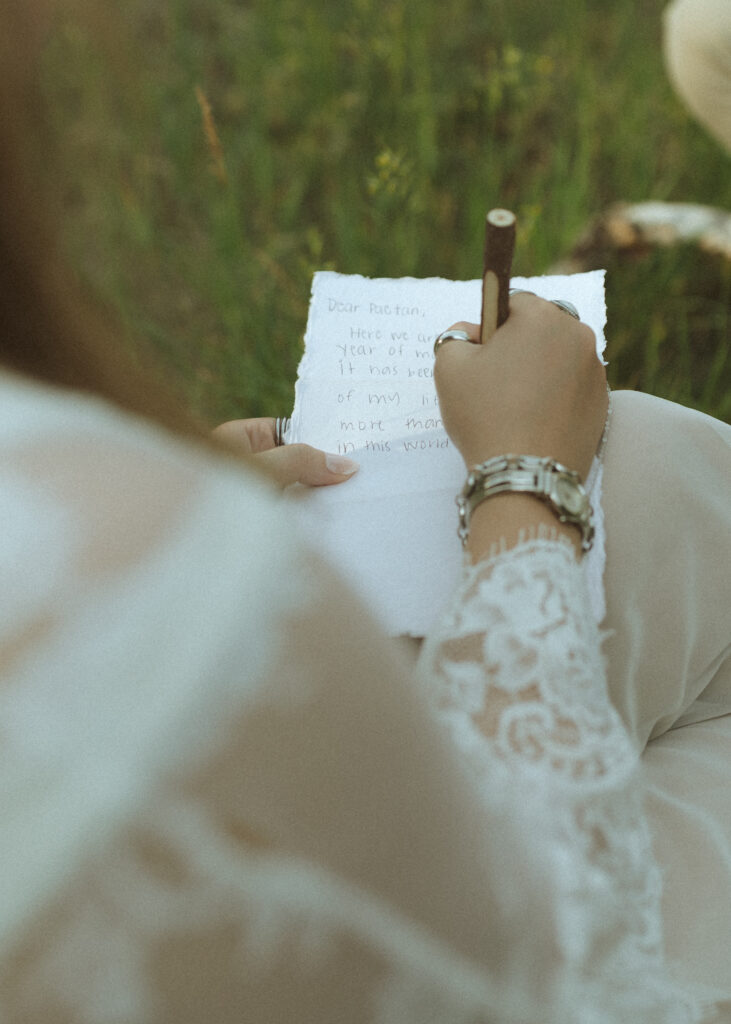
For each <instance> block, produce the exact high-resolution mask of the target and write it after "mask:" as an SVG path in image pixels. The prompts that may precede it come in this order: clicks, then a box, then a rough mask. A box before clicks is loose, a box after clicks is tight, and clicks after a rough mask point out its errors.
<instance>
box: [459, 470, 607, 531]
mask: <svg viewBox="0 0 731 1024" xmlns="http://www.w3.org/2000/svg"><path fill="white" fill-rule="evenodd" d="M506 491H517V492H521V493H524V494H534V495H535V496H536V497H537V498H540V500H541V501H545V502H546V504H547V505H549V506H550V508H551V509H552V510H553V511H554V512H555V513H556V515H557V516H558V519H559V520H560V522H562V523H571V524H573V525H574V526H578V527H579V529H580V530H581V547H582V550H583V551H589V550H590V548H591V546H592V544H593V542H594V513H593V509H592V507H591V503H590V501H589V498H588V497H587V494H586V491H585V490H584V488H583V487H582V485H581V477H580V476H579V474H578V473H576V472H575V471H574V470H571V469H567V468H566V466H562V465H561V463H560V462H556V460H555V459H547V458H541V457H540V456H538V455H498V456H496V457H495V458H492V459H488V460H487V462H482V463H480V465H479V466H473V467H472V468H471V469H470V471H469V475H468V477H467V482H466V483H465V485H464V487H463V488H462V491H461V493H460V494H458V495H457V505H458V507H459V530H458V533H459V537H460V540H461V541H462V546H463V547H464V545H465V544H466V543H467V538H468V536H469V527H470V519H471V517H472V513H473V512H474V510H475V509H476V508H477V506H478V505H479V504H480V503H481V502H483V501H485V500H486V499H487V498H491V497H493V495H495V494H504V493H505V492H506Z"/></svg>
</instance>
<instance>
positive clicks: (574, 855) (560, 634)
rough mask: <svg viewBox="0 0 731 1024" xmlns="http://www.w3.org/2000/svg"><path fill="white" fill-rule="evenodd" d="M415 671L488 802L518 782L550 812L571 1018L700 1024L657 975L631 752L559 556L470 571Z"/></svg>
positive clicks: (645, 845)
mask: <svg viewBox="0 0 731 1024" xmlns="http://www.w3.org/2000/svg"><path fill="white" fill-rule="evenodd" d="M421 670H422V677H423V680H424V685H425V687H426V688H427V690H428V692H429V695H430V699H431V702H432V705H433V707H434V709H435V711H436V714H437V716H438V718H439V719H441V721H442V722H443V723H444V724H445V726H446V727H447V729H448V730H449V732H450V734H451V736H452V739H453V741H454V743H455V744H456V745H457V747H458V748H459V749H460V750H461V751H462V753H463V755H464V758H465V760H466V762H467V764H468V765H469V767H470V770H471V771H472V772H473V773H474V775H475V776H476V778H477V779H478V781H479V783H480V785H481V786H482V787H483V790H484V792H485V794H486V797H487V796H488V794H489V792H490V789H491V788H494V787H495V786H496V785H499V784H500V780H501V779H504V778H506V777H510V778H511V779H512V780H513V781H515V779H516V778H517V779H518V780H521V779H522V780H523V782H522V784H523V785H524V786H525V789H526V794H528V793H529V792H531V791H534V792H535V791H538V792H540V794H541V799H542V800H543V801H545V802H548V803H549V806H550V807H551V816H552V818H553V819H554V821H555V823H556V826H557V828H556V830H555V831H552V833H551V839H552V841H554V842H555V843H556V844H557V845H556V848H555V849H554V850H553V856H554V858H555V859H554V863H555V864H556V865H557V871H556V874H557V878H556V884H557V892H556V906H557V908H558V910H559V916H560V920H559V930H560V934H561V942H562V947H563V956H564V958H565V961H566V964H567V965H570V966H569V971H570V973H571V975H572V976H573V981H572V982H571V986H572V987H573V988H574V990H575V991H576V992H582V996H581V998H580V1000H579V1005H578V1006H575V1011H576V1012H577V1017H576V1019H577V1020H581V1021H582V1022H586V1021H594V1020H597V1021H599V1020H601V1021H604V1020H606V1021H624V1020H640V1019H641V1020H643V1021H644V1022H649V1021H658V1022H659V1021H663V1022H665V1021H672V1022H676V1021H677V1022H681V1021H693V1020H699V1019H701V1011H700V1009H699V1008H698V1007H697V1006H695V1005H694V1004H692V1003H691V1002H690V1001H689V1000H688V998H687V997H684V996H683V995H682V994H680V993H679V992H678V991H676V990H675V989H674V987H673V985H672V983H671V982H670V981H669V979H668V976H667V973H666V970H665V968H664V966H663V950H662V927H661V916H660V891H661V886H660V877H659V871H658V869H657V868H656V866H655V863H654V860H653V857H652V850H651V843H650V836H649V831H648V828H647V824H646V820H645V818H644V814H643V808H642V801H641V791H640V785H639V779H638V775H637V767H638V766H637V755H636V754H635V752H634V751H633V748H632V746H631V743H630V740H629V737H628V735H627V733H626V730H625V728H624V726H623V724H622V722H621V720H620V718H619V716H618V714H617V713H616V711H615V710H614V708H613V706H612V704H611V703H610V700H609V697H608V693H607V687H606V673H605V666H604V662H603V657H602V653H601V634H600V631H599V629H598V626H597V624H596V621H595V618H594V616H593V615H592V613H591V607H590V603H589V601H588V600H587V594H586V582H585V578H584V575H583V573H582V571H581V566H580V564H579V563H577V561H576V559H575V558H574V556H573V554H572V551H571V549H570V548H569V546H568V545H566V544H564V543H562V542H556V541H549V540H532V541H529V542H527V543H523V544H520V545H518V546H517V547H516V548H514V549H512V550H511V551H507V552H504V553H502V554H500V555H498V556H497V557H495V558H490V559H487V560H485V561H483V562H481V563H478V564H477V565H476V566H474V567H471V568H469V569H468V570H467V572H466V574H465V579H464V582H463V585H462V588H461V591H460V593H459V594H458V596H457V599H456V600H455V602H454V604H453V607H452V610H451V612H450V614H449V615H448V616H447V618H446V619H445V620H444V621H443V623H442V624H441V627H440V629H439V630H438V631H437V632H436V633H435V634H434V635H433V636H432V637H431V638H430V639H429V641H428V642H427V643H426V644H425V647H424V650H423V652H422V659H421ZM506 770H507V776H506ZM519 786H520V782H519ZM597 965H599V966H597ZM600 1008H601V1009H600Z"/></svg>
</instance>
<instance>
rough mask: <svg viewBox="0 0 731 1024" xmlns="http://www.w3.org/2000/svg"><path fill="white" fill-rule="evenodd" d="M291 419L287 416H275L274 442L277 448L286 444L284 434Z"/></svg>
mask: <svg viewBox="0 0 731 1024" xmlns="http://www.w3.org/2000/svg"><path fill="white" fill-rule="evenodd" d="M291 422H292V421H291V420H290V419H289V418H288V417H287V416H277V418H276V419H275V421H274V444H275V445H276V446H277V448H281V446H282V445H283V444H286V443H287V442H286V440H285V436H286V434H287V431H288V430H289V425H290V423H291Z"/></svg>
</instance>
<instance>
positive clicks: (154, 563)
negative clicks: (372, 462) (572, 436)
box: [0, 374, 731, 1024]
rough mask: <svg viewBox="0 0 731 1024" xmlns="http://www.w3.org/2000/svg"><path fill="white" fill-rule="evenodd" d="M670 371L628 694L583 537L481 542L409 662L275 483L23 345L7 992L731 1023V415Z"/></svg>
mask: <svg viewBox="0 0 731 1024" xmlns="http://www.w3.org/2000/svg"><path fill="white" fill-rule="evenodd" d="M655 402H656V400H644V399H642V398H641V396H631V395H627V396H622V395H620V396H616V412H615V424H614V428H615V429H614V434H613V436H612V435H610V442H609V445H608V448H607V463H606V477H605V492H606V494H607V545H608V547H607V573H608V607H609V621H608V623H607V625H608V627H609V628H611V629H614V630H615V631H616V632H615V633H614V635H613V636H612V637H610V638H609V640H608V642H607V644H608V646H607V650H608V654H609V689H608V686H607V672H606V663H605V660H604V658H603V655H602V650H601V642H602V635H601V634H600V631H599V629H598V628H597V625H596V623H595V622H594V621H593V619H592V617H591V615H590V613H589V611H588V601H587V599H586V592H585V584H584V578H583V574H582V572H581V570H580V567H579V566H578V564H577V563H576V561H575V559H574V556H573V554H572V550H571V549H570V548H569V547H568V546H566V545H565V544H563V543H561V542H559V541H556V540H550V539H543V540H535V541H532V542H529V543H525V544H522V545H520V546H518V547H517V548H515V549H513V550H512V551H509V552H507V553H503V554H501V555H499V556H498V557H497V558H495V559H492V560H488V561H485V562H484V563H481V564H480V565H479V566H478V567H476V568H475V569H473V570H471V571H470V572H469V573H468V574H467V575H466V577H465V581H464V584H463V586H462V588H461V590H460V592H459V594H457V595H456V596H455V599H454V602H453V604H452V606H451V610H450V612H449V614H448V616H447V617H446V619H445V620H444V622H443V623H442V625H441V626H440V628H439V630H438V631H437V632H436V634H435V635H434V636H433V637H432V638H430V639H429V641H428V643H427V645H426V649H425V651H424V653H423V657H422V661H421V665H420V671H419V673H418V674H417V675H414V674H413V673H411V672H410V671H409V669H408V666H407V665H406V664H405V663H404V662H403V661H402V660H401V659H400V657H399V652H398V651H396V650H395V648H394V647H393V646H392V645H391V644H390V643H389V642H388V641H387V640H386V639H385V638H384V637H383V636H381V635H379V633H378V631H377V630H376V628H375V627H374V626H373V624H372V623H371V620H370V618H369V615H368V614H367V613H366V612H365V611H364V610H363V609H362V608H361V607H360V606H359V605H358V604H357V602H356V601H355V600H354V599H353V597H352V596H351V595H350V594H349V593H348V592H347V591H346V590H345V588H344V587H343V586H342V585H341V584H340V583H339V581H338V578H337V575H336V574H335V573H334V572H333V571H332V570H331V569H329V568H328V567H327V566H326V565H324V564H322V562H321V561H320V560H319V558H318V557H317V556H316V555H314V554H313V553H312V552H311V551H310V550H309V549H308V548H307V545H306V544H305V543H304V542H303V541H302V540H301V539H300V536H299V533H298V530H297V527H296V523H294V522H293V521H292V519H291V513H290V512H289V511H288V510H287V509H286V508H284V507H283V506H282V504H281V503H280V502H279V501H278V500H277V499H276V496H275V495H273V494H272V493H271V492H270V491H269V489H268V487H267V486H266V485H265V484H264V483H262V482H260V481H259V480H258V479H257V478H254V477H252V476H248V475H244V474H243V473H240V472H239V471H238V470H237V469H235V468H231V467H229V466H228V465H226V464H219V463H218V462H217V461H216V460H215V459H214V458H213V457H212V456H211V455H210V454H203V453H199V452H196V451H193V450H191V449H189V448H188V447H186V446H185V445H183V444H182V443H181V442H179V441H176V440H173V439H171V438H169V437H167V436H166V435H164V434H163V433H161V432H157V431H156V430H154V429H153V428H152V427H149V426H147V425H145V424H142V423H139V422H136V421H134V420H132V419H130V418H128V417H126V416H123V415H121V414H119V413H117V412H115V411H112V410H111V409H109V408H108V407H106V406H104V405H103V404H101V403H98V402H95V401H91V400H88V399H83V398H80V397H79V396H76V395H69V394H64V393H61V392H54V391H50V390H45V389H42V388H40V387H37V386H35V385H31V384H26V383H24V382H22V381H21V380H19V379H16V378H14V377H11V376H10V375H5V374H3V375H0V510H1V512H2V514H1V516H0V522H1V523H2V529H1V530H0V574H1V575H0V609H1V610H0V666H1V667H2V687H0V820H2V829H1V830H0V1021H2V1022H3V1024H20V1022H22V1024H34V1022H41V1021H42V1022H44V1024H47V1022H49V1021H53V1022H54V1024H66V1022H68V1024H71V1022H73V1024H122V1022H124V1024H148V1022H150V1024H152V1022H154V1024H158V1022H160V1024H162V1022H165V1024H187V1022H191V1024H192V1022H200V1021H215V1022H216V1024H226V1022H229V1021H231V1022H234V1021H236V1022H238V1024H241V1022H246V1024H249V1022H250V1024H279V1022H290V1021H291V1022H297V1024H330V1022H332V1024H335V1022H338V1024H343V1022H348V1024H360V1022H364V1024H365V1022H373V1024H431V1022H433V1024H468V1022H470V1024H472V1022H485V1024H487V1022H511V1024H512V1022H516V1024H517V1022H538V1021H540V1022H541V1024H550V1022H554V1021H555V1022H559V1021H560V1022H561V1024H567V1022H575V1024H593V1022H597V1024H599V1022H602V1024H605V1022H606V1024H619V1022H622V1024H624V1022H628V1021H632V1022H634V1021H642V1022H650V1024H652V1022H673V1024H674V1022H685V1021H694V1020H707V1021H711V1020H719V1021H720V1020H731V1016H730V1015H729V1009H728V1006H727V1007H726V1009H725V1010H724V1009H723V1007H722V1006H721V1004H720V1003H719V1002H718V1001H717V1000H720V998H721V997H722V996H723V995H725V996H727V997H728V996H729V995H731V988H730V986H731V974H730V973H729V972H727V971H725V970H724V969H723V965H724V958H725V957H727V956H728V950H729V944H728V941H727V939H728V934H727V931H726V933H725V934H726V942H725V948H724V949H723V950H719V949H717V948H716V944H717V943H720V944H723V942H724V928H726V929H728V917H729V915H728V910H729V906H728V899H729V892H730V891H731V889H730V888H729V885H730V882H729V879H730V878H731V862H730V852H729V851H731V842H730V841H729V828H730V826H729V820H730V818H731V815H729V814H728V801H729V796H728V794H729V790H730V789H731V786H730V785H729V783H730V782H731V756H730V755H729V746H728V742H727V741H728V738H729V736H731V732H730V731H729V729H728V728H727V726H728V724H729V718H728V717H724V716H727V715H728V713H729V711H731V707H729V703H728V685H727V683H728V676H727V675H724V673H727V671H728V662H727V661H726V662H724V660H723V658H724V652H725V655H727V654H728V647H727V645H728V640H729V632H728V625H729V623H728V575H729V574H728V572H724V571H723V564H724V560H725V562H726V565H727V563H728V551H729V533H728V527H729V518H728V517H729V508H731V503H729V500H728V480H729V463H730V461H731V448H730V441H729V433H730V431H729V430H728V428H726V427H724V426H723V425H721V424H717V425H716V424H714V421H711V420H709V419H708V418H707V417H700V416H696V414H686V413H684V412H683V411H677V410H676V407H670V406H667V407H666V403H661V405H660V406H657V407H656V406H655V405H654V403H655ZM663 417H667V423H666V422H665V420H664V419H663ZM675 418H677V423H676V419H675ZM637 423H641V424H643V426H647V427H648V433H647V435H645V434H643V433H640V432H639V430H638V428H637V426H636V424H637ZM665 426H667V427H668V429H671V426H672V430H675V429H676V426H679V427H680V430H681V434H682V436H676V435H671V434H664V433H663V431H664V428H665ZM686 428H687V434H686ZM624 432H626V433H627V436H628V438H629V440H630V441H631V442H632V443H631V444H630V445H629V447H628V448H627V449H626V450H625V451H624V454H622V450H621V449H622V447H623V445H624V444H625V438H624ZM645 437H646V442H647V443H646V444H644V443H638V439H641V438H645ZM676 442H677V443H678V444H679V445H680V447H679V448H678V449H676V447H675V445H676ZM660 451H664V452H665V456H666V461H665V462H663V461H662V459H661V461H660V462H659V463H658V461H657V460H658V452H660ZM676 452H679V453H680V454H681V455H683V456H684V455H685V454H691V455H692V456H693V457H695V456H697V457H698V458H700V459H701V461H700V462H699V463H698V464H697V466H696V469H695V470H693V472H691V474H690V477H689V478H688V481H687V483H684V484H683V485H682V486H681V487H680V488H679V487H678V485H677V483H676V482H674V469H673V467H674V465H675V463H674V461H673V460H674V458H675V453H676ZM704 460H705V461H704ZM650 470H651V471H652V472H651V473H650ZM694 472H695V473H697V475H698V476H697V480H696V479H695V477H694V476H693V473H694ZM648 473H650V476H649V477H647V476H646V474H648ZM638 480H639V481H644V489H641V490H640V491H638V490H637V482H638ZM696 484H700V485H701V486H698V487H696ZM346 486H347V485H346ZM615 488H617V490H616V492H615ZM686 488H687V491H686ZM691 492H692V495H691ZM669 496H670V497H672V499H673V503H672V504H671V505H670V506H669V507H668V505H667V504H666V499H667V498H668V497H669ZM691 496H692V502H691V504H690V505H687V504H685V503H686V499H688V498H690V497H691ZM658 501H659V502H660V503H661V506H658V505H657V502H658ZM615 506H616V525H615V526H613V518H612V517H613V510H615ZM667 514H670V515H672V516H676V517H677V527H676V522H675V520H674V519H671V520H667V519H664V518H662V517H663V516H665V515H667ZM681 525H682V530H683V532H682V533H680V532H679V528H680V526H681ZM614 585H618V586H619V588H620V590H619V591H618V592H617V593H615V594H614V595H613V594H612V586H614ZM648 601H649V602H655V604H654V605H652V607H650V606H649V605H648V604H647V603H646V602H648ZM688 616H690V619H688ZM724 645H726V646H724ZM610 690H611V693H612V697H613V699H614V700H615V702H616V707H615V705H614V704H613V703H612V701H611V700H610V699H609V692H610ZM696 691H698V692H696ZM711 707H712V709H713V712H712V713H713V714H714V715H716V717H712V718H709V708H711ZM699 714H700V715H701V717H704V718H705V719H707V720H706V721H704V722H702V723H701V724H697V723H696V722H695V718H697V717H698V715H699ZM689 716H690V717H689ZM691 720H692V721H693V724H690V723H691ZM678 721H687V722H688V723H689V724H685V725H683V727H682V728H677V729H673V730H671V731H669V732H668V731H667V728H668V725H669V724H673V722H675V724H678ZM648 735H654V736H655V737H656V738H655V739H652V740H651V742H650V744H649V746H648V747H647V750H646V751H645V753H644V755H642V757H641V754H642V750H643V746H644V743H645V740H646V739H647V736H648ZM719 737H721V738H720V739H719ZM641 759H642V761H643V762H644V765H645V769H644V770H643V769H642V767H641V765H640V760H641ZM643 775H644V776H645V779H644V780H643ZM714 780H715V781H714ZM648 787H649V802H647V801H646V790H647V789H648ZM645 805H646V806H645ZM701 821H702V822H703V829H700V828H699V827H698V822H701ZM701 832H702V839H703V844H702V845H701V846H700V847H697V846H696V842H697V839H698V835H699V833H701ZM653 845H654V847H655V853H654V854H653V849H652V847H653ZM658 862H659V865H658ZM699 876H701V877H699ZM724 903H725V906H724ZM689 908H690V910H689ZM714 911H715V912H716V917H715V918H713V916H712V915H713V913H714ZM709 915H711V916H710V917H709ZM663 929H665V930H666V931H667V933H668V936H669V938H670V954H671V955H670V957H669V958H668V957H667V956H666V955H665V953H664V950H663ZM704 934H705V937H706V938H705V943H704V941H703V936H704ZM677 959H680V960H681V961H682V962H681V963H680V964H675V963H674V962H673V961H674V960H677ZM704 963H707V965H708V967H707V970H706V971H705V973H704V971H703V965H704ZM706 974H707V975H708V976H707V977H706V976H705V975H706ZM697 982H701V983H703V984H704V985H705V988H699V987H698V985H697ZM712 988H715V989H716V991H715V993H714V992H712V991H711V989H712ZM716 997H717V998H716ZM724 1014H725V1015H724Z"/></svg>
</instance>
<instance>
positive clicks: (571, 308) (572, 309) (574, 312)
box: [549, 299, 581, 320]
mask: <svg viewBox="0 0 731 1024" xmlns="http://www.w3.org/2000/svg"><path fill="white" fill-rule="evenodd" d="M549 301H550V302H552V303H553V304H554V306H558V308H559V309H562V310H563V311H564V313H568V315H569V316H572V317H573V318H574V320H581V317H580V316H579V311H578V309H577V308H576V306H575V305H574V304H573V302H567V301H566V299H550V300H549Z"/></svg>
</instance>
